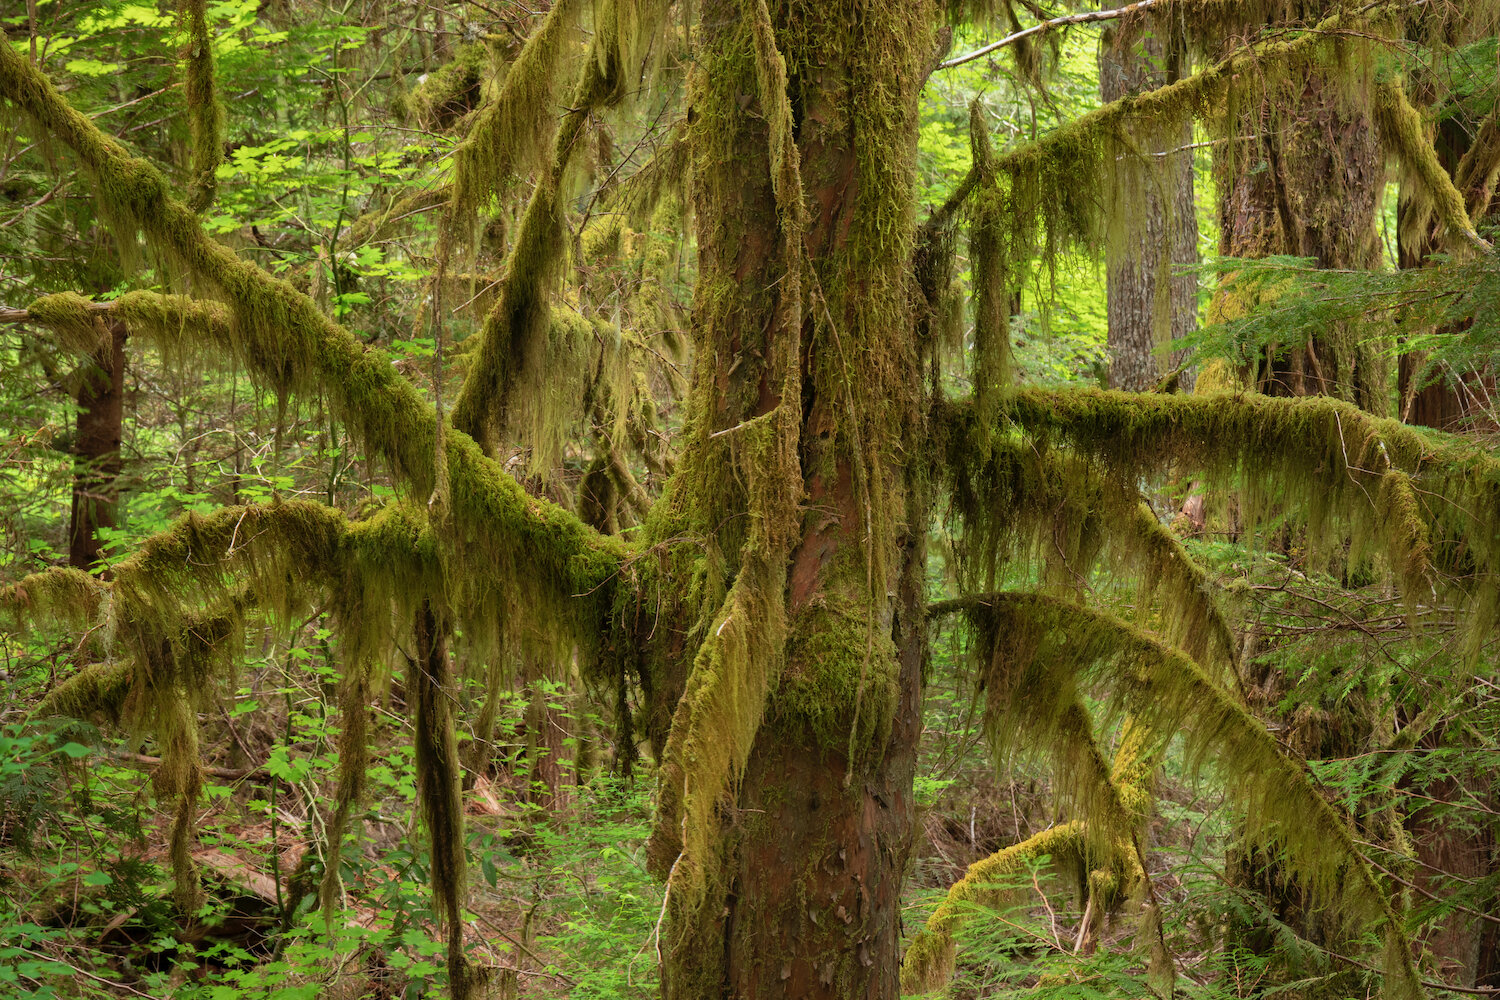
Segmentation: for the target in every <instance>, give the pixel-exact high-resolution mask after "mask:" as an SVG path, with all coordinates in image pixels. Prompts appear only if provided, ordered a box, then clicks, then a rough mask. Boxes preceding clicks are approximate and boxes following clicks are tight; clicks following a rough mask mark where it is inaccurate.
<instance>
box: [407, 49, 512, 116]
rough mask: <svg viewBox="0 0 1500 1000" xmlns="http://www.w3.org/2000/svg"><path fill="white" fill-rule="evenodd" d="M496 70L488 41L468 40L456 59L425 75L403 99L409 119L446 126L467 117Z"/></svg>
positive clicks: (459, 50)
mask: <svg viewBox="0 0 1500 1000" xmlns="http://www.w3.org/2000/svg"><path fill="white" fill-rule="evenodd" d="M491 75H495V76H501V75H502V74H499V73H495V72H494V53H493V52H492V51H491V49H490V46H489V45H487V44H486V43H484V42H466V43H464V44H463V45H460V46H459V47H458V51H456V52H455V53H454V55H453V58H452V59H451V60H449V61H448V62H446V63H444V64H443V65H442V66H441V67H439V68H438V69H436V70H434V71H433V72H431V73H429V74H427V75H426V76H424V77H423V78H422V80H421V82H420V83H418V84H417V86H416V88H415V89H414V90H412V92H411V94H410V95H409V96H408V97H407V98H406V100H405V101H404V102H403V105H404V107H403V110H404V111H405V115H406V118H407V120H408V121H410V122H412V123H413V124H416V125H418V126H420V127H422V128H431V129H444V128H449V127H451V126H452V125H453V124H454V123H455V122H457V121H458V120H460V119H462V118H465V117H466V116H468V115H469V114H470V113H471V112H473V111H474V109H475V108H476V107H477V106H478V104H479V100H480V97H481V94H482V92H483V90H484V83H485V80H486V79H488V78H489V76H491Z"/></svg>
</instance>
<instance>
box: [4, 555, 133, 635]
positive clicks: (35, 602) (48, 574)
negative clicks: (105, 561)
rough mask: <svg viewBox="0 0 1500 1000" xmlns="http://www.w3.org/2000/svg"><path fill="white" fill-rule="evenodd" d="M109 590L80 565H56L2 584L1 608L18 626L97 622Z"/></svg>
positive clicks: (87, 625) (80, 625)
mask: <svg viewBox="0 0 1500 1000" xmlns="http://www.w3.org/2000/svg"><path fill="white" fill-rule="evenodd" d="M107 593H108V591H107V590H106V588H105V585H104V584H103V583H102V582H101V581H100V580H99V579H98V578H97V577H94V576H91V575H89V574H88V573H85V572H84V571H83V570H79V569H69V568H64V567H61V566H53V567H49V568H48V569H45V570H42V571H41V572H40V573H32V574H31V575H29V576H26V577H23V578H21V579H20V580H18V581H16V582H15V583H12V584H9V585H7V586H4V587H0V610H4V611H6V612H8V613H9V615H10V617H11V620H12V622H14V624H15V627H16V628H17V629H18V630H19V629H20V628H21V627H23V625H24V624H25V623H27V622H61V623H64V624H67V625H70V626H72V627H74V628H79V629H83V628H87V627H89V626H91V625H92V624H94V621H95V620H96V619H97V617H98V615H99V613H100V611H101V610H102V608H103V606H104V602H105V599H106V596H107Z"/></svg>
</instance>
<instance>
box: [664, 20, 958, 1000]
mask: <svg viewBox="0 0 1500 1000" xmlns="http://www.w3.org/2000/svg"><path fill="white" fill-rule="evenodd" d="M756 6H757V2H756V0H752V2H751V3H745V2H744V0H709V2H708V3H706V4H705V6H704V9H703V13H702V20H701V23H702V25H703V29H702V35H701V36H700V44H701V57H700V61H699V66H698V69H697V71H696V72H695V75H694V77H693V80H692V83H691V97H690V100H691V107H690V111H689V116H690V117H689V121H690V123H691V124H690V139H691V142H692V146H693V173H694V178H693V190H694V192H695V198H696V204H695V206H694V207H695V217H696V220H697V225H698V240H699V247H700V263H699V281H698V286H697V297H696V300H695V304H694V312H693V333H694V337H695V339H696V342H697V348H696V352H695V358H696V361H695V365H696V367H695V372H694V381H693V390H692V411H691V412H692V417H691V420H692V429H691V433H690V444H689V445H688V448H687V450H686V453H685V456H684V459H683V461H682V463H681V465H680V467H679V470H678V473H677V475H676V477H675V479H674V481H673V484H672V487H671V488H670V489H669V491H668V498H667V499H666V501H664V503H663V504H662V505H660V506H661V507H662V511H659V512H658V513H657V514H656V516H655V522H654V524H653V526H652V530H653V531H654V532H655V533H656V534H658V535H659V536H661V537H673V536H678V537H680V536H681V535H683V534H686V533H693V534H697V535H699V536H701V537H703V538H704V539H705V540H706V543H705V546H704V547H705V548H706V549H707V550H708V551H709V552H710V553H711V556H712V557H711V558H703V559H698V560H697V562H696V568H695V569H694V570H693V571H692V572H691V574H690V575H691V576H692V577H693V578H694V579H695V581H696V584H695V587H694V588H692V590H691V593H692V594H698V595H700V596H698V597H693V596H683V595H682V593H681V592H680V591H679V593H678V595H677V596H675V597H673V598H671V599H670V600H669V601H668V603H667V607H666V609H665V611H664V614H665V615H667V616H668V617H669V618H675V619H676V620H677V621H676V623H675V624H674V625H673V626H672V627H661V626H660V624H658V625H657V626H655V627H654V629H653V633H654V635H655V636H656V638H655V639H654V640H653V642H654V643H655V647H654V648H653V649H652V650H650V652H649V654H648V660H649V661H650V663H651V666H650V667H648V668H647V669H646V670H645V671H644V674H645V675H646V676H647V679H648V683H647V688H648V691H649V693H650V696H651V699H652V701H653V702H656V703H657V705H658V706H659V707H657V708H656V709H655V710H654V711H652V712H651V716H652V717H654V718H658V719H659V718H661V717H662V716H663V715H664V714H665V713H664V711H663V710H662V708H661V707H660V706H668V705H672V704H675V703H676V702H677V698H678V697H679V696H680V695H681V693H682V691H683V690H684V688H685V687H686V688H687V689H688V691H689V695H688V698H685V699H683V703H684V704H686V703H687V702H688V701H689V700H690V699H692V698H693V697H695V696H701V691H702V687H701V685H702V684H703V683H705V681H704V678H703V677H702V676H701V674H702V672H704V671H706V670H709V669H711V668H713V667H714V664H713V663H712V662H710V661H708V660H707V659H706V658H705V657H704V655H703V654H702V652H701V650H700V652H699V654H698V656H697V658H696V659H694V651H693V650H694V646H695V645H698V644H704V645H706V644H708V643H712V642H713V641H714V639H715V637H716V635H717V632H716V631H714V630H712V629H705V628H704V627H703V626H702V625H701V624H700V625H698V626H696V627H695V626H694V624H693V623H694V622H701V621H702V620H703V619H704V617H705V609H706V613H707V615H712V614H713V613H714V609H715V608H716V607H717V606H718V604H719V601H720V599H721V598H722V596H723V594H724V593H725V589H726V588H729V589H730V591H731V597H732V595H733V588H735V587H738V586H740V585H741V584H740V582H739V581H738V580H736V576H737V575H742V574H749V573H751V572H752V571H754V572H757V573H763V574H764V578H765V579H768V580H770V581H773V582H772V584H771V586H774V587H775V588H776V590H777V591H778V592H777V593H775V594H768V595H762V596H763V597H764V598H765V599H766V601H767V603H769V604H772V605H775V606H777V607H779V608H780V609H784V612H783V613H784V628H782V629H781V630H780V633H779V637H778V640H777V641H778V643H779V646H778V648H777V649H775V650H773V651H771V652H770V653H769V655H768V658H769V659H772V660H775V661H777V662H776V663H775V665H774V668H773V667H772V666H771V665H769V664H765V665H751V668H750V669H751V671H754V670H756V669H761V668H763V669H766V670H770V671H772V672H773V673H772V677H771V680H770V685H769V688H768V693H767V696H766V701H765V705H764V714H763V716H762V719H761V722H760V724H759V727H758V730H755V731H754V737H753V741H752V742H751V744H750V746H749V748H748V753H747V755H746V761H745V764H744V770H743V773H742V774H741V775H739V776H738V780H737V781H731V787H732V791H731V793H730V794H729V795H725V796H722V797H720V799H719V802H718V806H717V808H716V810H715V812H714V820H713V822H714V823H716V824H717V827H718V834H717V836H716V837H715V838H714V843H715V846H714V848H713V851H714V852H715V854H716V856H715V857H713V858H711V859H696V863H699V864H702V865H703V867H704V868H706V869H707V871H706V872H705V873H704V874H703V875H702V876H701V878H702V880H703V885H704V887H703V889H702V891H701V892H700V891H699V890H697V889H693V890H691V891H690V892H689V891H685V889H684V883H685V882H686V879H687V878H688V876H685V875H684V874H683V873H682V872H681V871H680V870H679V869H680V868H681V867H682V866H684V865H685V864H686V861H685V860H684V859H685V858H686V855H687V851H688V850H689V848H686V847H685V846H684V844H683V843H682V842H681V841H680V840H679V839H678V836H679V835H678V825H679V824H677V823H675V822H674V821H673V820H672V818H671V815H672V814H671V813H670V812H666V813H664V816H665V817H666V818H665V819H664V821H662V822H661V823H659V825H658V828H657V831H656V835H655V836H654V837H653V841H652V861H653V865H654V866H655V868H656V870H657V871H658V872H659V873H661V874H662V875H670V880H669V903H670V904H671V905H669V907H668V912H667V921H666V926H665V928H664V932H663V933H664V942H663V946H664V952H665V953H666V962H665V967H664V972H663V977H664V994H665V995H666V996H668V997H683V998H688V997H691V998H694V1000H698V998H703V997H714V996H734V997H744V998H751V997H785V996H797V997H895V996H897V994H898V983H897V975H898V969H899V959H900V925H899V916H900V910H899V900H900V890H901V883H902V872H903V869H904V866H905V861H906V854H907V850H908V845H909V843H910V839H911V831H912V824H913V820H914V816H913V804H912V776H913V773H914V761H915V748H916V742H917V737H918V735H919V733H920V730H921V725H920V716H919V712H920V683H921V672H922V671H921V665H922V657H923V648H924V647H923V642H924V638H923V623H924V604H923V601H924V592H923V586H922V585H923V582H924V581H925V551H924V548H923V544H922V540H923V538H924V537H925V535H924V527H925V525H926V523H927V508H926V500H925V487H924V482H925V475H924V473H923V471H922V469H923V463H922V462H921V461H920V459H919V458H918V457H917V456H920V455H922V454H924V451H923V450H922V445H923V442H922V440H921V435H922V434H923V427H924V424H923V421H922V416H921V415H922V413H923V412H924V407H923V405H922V401H921V392H922V380H921V368H920V362H919V352H918V349H917V344H916V335H915V324H916V319H915V311H914V309H913V296H914V291H915V290H914V287H913V282H912V277H911V257H912V248H913V243H914V237H915V231H916V225H915V207H914V197H913V186H912V182H913V178H912V170H911V164H912V163H913V162H914V161H915V147H916V138H917V96H918V93H919V91H920V89H921V86H922V84H923V82H924V79H925V76H926V72H927V70H928V68H929V67H930V65H931V61H932V55H933V51H932V49H933V42H932V30H933V27H934V25H935V23H936V21H937V17H936V11H935V8H934V7H933V6H932V5H931V4H929V3H925V2H917V3H911V2H895V0H880V2H877V3H874V4H871V3H855V2H852V0H840V2H833V3H829V2H826V0H782V2H780V3H772V4H769V5H768V13H769V15H770V18H771V22H772V24H773V25H774V38H775V46H776V49H777V50H778V51H779V53H780V56H781V57H782V58H784V60H785V66H786V84H785V90H786V94H785V97H786V100H787V103H788V104H789V105H790V112H791V125H792V129H791V134H792V136H793V141H794V142H795V147H796V150H795V152H796V162H799V163H800V179H801V189H802V191H803V192H804V193H805V196H804V197H803V198H802V199H801V214H803V215H804V216H805V230H804V233H803V236H804V238H803V239H801V240H793V241H785V243H784V237H785V236H786V225H787V219H788V217H789V216H795V215H796V214H798V213H797V212H795V211H792V212H788V210H787V206H785V205H784V204H783V205H781V206H778V200H777V199H778V194H779V193H780V194H783V195H784V193H785V192H786V191H787V190H788V185H787V181H786V176H785V175H784V174H783V175H780V176H781V177H782V180H781V181H780V182H779V183H780V187H779V188H778V187H773V183H772V178H773V174H774V173H775V172H776V171H777V170H778V169H782V168H784V166H785V162H786V161H785V159H784V158H783V157H782V154H781V153H779V152H778V151H777V150H778V147H777V144H776V141H775V140H776V136H775V135H774V134H773V132H774V128H775V126H774V121H775V120H776V115H775V114H774V113H773V111H772V110H771V109H769V108H767V107H766V106H765V105H766V101H765V100H764V98H765V97H767V96H769V97H770V98H771V100H772V102H773V103H774V102H775V101H776V100H777V97H776V95H775V94H768V93H767V92H766V91H765V90H764V88H763V86H762V85H761V83H762V82H763V81H758V73H757V63H756V48H755V41H756V38H755V31H754V26H753V24H752V20H753V13H754V11H755V9H756ZM761 69H762V70H763V69H764V66H762V67H761ZM757 94H761V95H762V98H763V99H760V100H757V99H753V97H752V96H751V95H757ZM779 211H780V215H778V212H779ZM799 242H800V243H801V245H802V246H801V248H800V251H799V249H798V248H796V246H795V244H796V243H799ZM788 243H789V244H790V249H788V248H787V247H786V244H788ZM803 255H805V256H803ZM798 256H801V257H802V260H801V262H800V264H799V262H798V261H797V259H796V258H797V257H798ZM788 258H792V259H791V260H790V261H789V260H788ZM789 272H791V273H790V274H789ZM794 279H795V281H796V283H794ZM793 296H800V301H796V302H794V301H790V300H791V299H792V297H793ZM791 323H795V327H792V326H791V325H790V324H791ZM789 345H793V346H796V347H798V350H797V351H796V352H795V362H794V363H795V364H797V365H798V367H799V371H798V372H797V373H796V379H795V381H797V382H800V386H801V389H800V399H790V400H787V399H783V398H782V395H781V391H782V388H783V387H784V386H785V385H786V384H788V383H787V382H785V381H782V380H781V379H780V376H779V375H778V373H777V372H776V371H775V365H776V362H775V360H774V359H776V358H777V357H778V356H781V352H782V351H784V350H785V349H786V348H787V347H788V346H789ZM783 406H794V407H795V409H793V410H791V412H792V413H793V414H794V415H795V419H796V421H797V422H798V424H800V427H799V428H798V434H797V440H798V448H797V456H798V462H799V464H800V468H801V478H802V482H803V484H804V487H803V490H802V495H801V497H800V503H798V504H797V505H796V508H795V514H794V518H793V519H792V521H791V528H790V532H789V533H788V537H787V538H786V540H785V543H784V546H783V547H782V548H781V549H780V550H779V551H776V552H775V553H774V554H773V556H772V557H771V558H774V559H776V560H777V566H776V567H775V568H773V570H772V571H771V572H769V573H764V571H763V570H761V569H756V568H755V567H754V562H753V560H754V559H757V558H760V557H759V555H757V554H754V553H753V552H752V550H753V548H754V547H755V546H756V544H757V543H756V541H755V538H756V532H757V530H758V529H757V526H756V525H754V524H753V523H747V522H753V520H754V519H755V518H757V517H760V516H762V515H761V514H760V513H759V511H758V510H757V508H756V502H757V501H756V499H755V497H756V489H757V486H756V484H757V482H760V481H762V477H765V476H768V475H773V474H774V471H775V470H774V467H773V464H772V463H773V462H774V461H775V450H774V448H773V447H770V446H767V445H766V444H765V443H764V438H763V437H758V436H757V435H756V432H755V429H754V428H755V427H756V426H757V425H758V422H760V421H764V420H769V419H774V418H775V417H776V416H777V412H778V408H780V407H783ZM782 412H785V411H782ZM663 512H664V513H663ZM720 561H722V566H721V565H720ZM652 599H653V600H654V598H652ZM735 613H738V612H731V613H730V615H729V616H728V617H725V618H722V619H717V620H715V625H716V628H717V630H719V631H722V629H723V628H725V627H730V626H732V625H733V614H735ZM695 628H696V631H695ZM685 633H686V634H689V635H692V636H693V640H691V641H688V642H686V643H684V641H683V639H682V636H683V635H684V634H685ZM690 663H691V664H692V666H691V671H690V670H689V668H688V664H690ZM746 710H748V709H746ZM684 719H685V715H684V709H683V708H682V706H680V705H679V708H678V711H677V721H675V722H674V724H673V728H674V730H675V729H676V728H677V727H678V726H680V725H683V724H684V721H683V720H684ZM650 728H652V729H659V723H658V724H656V725H653V726H651V727H650ZM673 739H674V740H675V739H676V733H675V732H674V734H673ZM654 742H657V743H658V744H659V743H660V740H659V739H657V740H655V741H654ZM667 756H668V759H669V764H668V767H667V768H666V769H665V771H664V774H665V777H664V779H663V782H664V794H668V793H672V787H673V785H674V783H675V782H676V781H677V780H678V779H677V774H678V772H677V771H676V770H674V767H675V766H677V764H674V763H673V761H672V748H671V747H670V746H669V747H668V750H667ZM677 763H680V766H681V767H682V769H683V770H684V771H691V769H692V768H694V767H695V766H697V762H696V761H693V760H687V761H681V762H677ZM685 780H688V781H691V780H692V775H691V774H688V775H687V776H686V779H685ZM689 895H692V896H694V897H695V898H694V902H692V903H691V904H688V903H681V902H679V900H681V899H685V898H687V897H688V896H689Z"/></svg>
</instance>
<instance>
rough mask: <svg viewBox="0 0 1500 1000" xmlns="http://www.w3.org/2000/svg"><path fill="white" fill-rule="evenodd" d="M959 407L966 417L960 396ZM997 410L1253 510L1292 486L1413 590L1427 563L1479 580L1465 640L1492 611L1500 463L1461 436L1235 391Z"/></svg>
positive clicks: (1093, 396)
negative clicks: (1172, 472)
mask: <svg viewBox="0 0 1500 1000" xmlns="http://www.w3.org/2000/svg"><path fill="white" fill-rule="evenodd" d="M955 418H956V419H957V420H958V421H959V422H960V425H961V424H962V421H963V420H964V419H966V417H965V415H964V413H963V408H962V407H958V408H956V410H955ZM1005 418H1008V419H1009V420H1010V421H1011V422H1013V423H1014V425H1017V426H1019V427H1020V428H1023V429H1025V430H1026V431H1027V432H1028V433H1030V434H1031V435H1034V436H1036V437H1038V438H1040V439H1042V440H1043V441H1061V442H1063V443H1065V444H1067V445H1068V446H1069V447H1071V448H1073V449H1075V450H1077V451H1079V452H1081V453H1083V454H1084V455H1087V456H1090V457H1091V458H1093V459H1095V460H1097V461H1099V462H1101V463H1102V464H1103V465H1104V466H1105V468H1107V469H1108V470H1110V471H1111V473H1112V474H1114V475H1116V476H1118V477H1120V478H1122V479H1124V480H1126V481H1130V480H1131V478H1132V477H1136V476H1140V475H1146V474H1159V473H1163V472H1165V471H1167V470H1169V469H1184V470H1195V471H1201V472H1204V473H1206V474H1207V476H1208V478H1209V480H1210V482H1214V481H1217V482H1218V483H1219V484H1220V485H1224V484H1228V483H1230V482H1237V483H1238V484H1239V487H1240V489H1241V491H1242V494H1243V496H1244V498H1245V502H1244V507H1245V510H1246V512H1247V513H1249V514H1250V515H1251V516H1252V519H1253V517H1254V515H1255V514H1256V513H1257V512H1264V511H1266V510H1267V509H1268V508H1271V507H1273V506H1274V504H1275V503H1277V502H1281V501H1282V500H1283V499H1284V498H1285V497H1286V496H1287V495H1288V494H1290V495H1291V497H1292V498H1293V499H1294V500H1296V501H1297V502H1300V503H1303V504H1305V506H1306V509H1307V511H1308V514H1309V520H1310V522H1311V523H1312V525H1313V527H1314V528H1317V527H1318V526H1320V525H1321V524H1323V523H1326V522H1327V521H1329V520H1330V519H1332V520H1339V519H1342V520H1346V521H1347V522H1348V523H1349V524H1350V526H1351V527H1352V528H1353V529H1354V532H1355V537H1356V540H1365V541H1367V540H1370V539H1379V540H1381V541H1382V542H1383V543H1384V545H1385V548H1386V555H1387V557H1388V561H1389V562H1390V564H1391V566H1392V567H1393V569H1394V570H1395V571H1396V572H1397V573H1398V574H1399V575H1400V577H1401V583H1402V585H1403V587H1404V589H1405V591H1406V593H1407V596H1408V598H1409V599H1411V598H1414V597H1415V596H1416V595H1418V594H1424V593H1427V592H1429V591H1430V590H1431V588H1432V587H1433V585H1434V583H1435V582H1436V581H1434V580H1433V579H1432V574H1431V572H1430V569H1431V567H1432V566H1433V565H1436V566H1438V567H1440V568H1442V569H1443V570H1444V571H1445V572H1447V573H1450V574H1453V575H1454V576H1455V577H1459V578H1464V577H1468V578H1474V577H1477V578H1478V579H1477V581H1476V585H1475V586H1473V587H1472V588H1471V589H1472V593H1469V594H1467V595H1465V599H1466V600H1468V601H1469V602H1470V604H1471V608H1472V610H1474V611H1475V614H1474V615H1473V616H1471V618H1472V621H1471V622H1470V631H1471V633H1472V634H1471V639H1473V638H1475V637H1477V636H1478V635H1480V634H1481V633H1483V632H1484V631H1485V630H1487V629H1489V628H1490V627H1491V626H1492V624H1493V622H1494V620H1495V617H1494V616H1495V613H1496V608H1495V590H1496V586H1495V585H1496V584H1497V582H1500V537H1497V536H1496V534H1495V531H1494V525H1495V524H1496V523H1500V461H1497V460H1496V459H1494V458H1493V457H1491V456H1490V455H1488V454H1486V453H1484V452H1483V451H1482V450H1480V449H1478V448H1475V447H1473V446H1472V445H1471V444H1470V443H1468V442H1466V441H1464V440H1463V439H1462V438H1459V437H1456V436H1454V435H1449V434H1442V433H1438V432H1433V431H1427V430H1425V429H1422V430H1418V429H1415V428H1411V427H1408V426H1405V425H1403V424H1400V423H1398V422H1396V421H1394V420H1387V419H1382V418H1377V417H1372V416H1370V415H1369V414H1368V413H1365V412H1364V411H1363V410H1360V409H1359V408H1357V407H1355V406H1352V405H1350V404H1348V403H1343V402H1339V401H1337V400H1333V399H1325V398H1300V399H1287V398H1273V397H1269V396H1261V395H1255V394H1240V393H1218V394H1211V395H1164V394H1156V393H1149V394H1139V395H1137V394H1131V393H1122V392H1102V391H1096V390H1047V389H1023V390H1019V391H1017V392H1016V393H1014V394H1013V395H1012V396H1011V397H1010V398H1009V399H1008V400H1007V403H1006V405H1005V406H1004V407H1003V415H1002V419H1005ZM1325 534H1326V533H1325ZM1429 553H1430V557H1429ZM1471 652H1477V647H1475V648H1473V649H1471Z"/></svg>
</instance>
